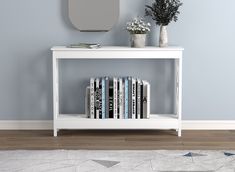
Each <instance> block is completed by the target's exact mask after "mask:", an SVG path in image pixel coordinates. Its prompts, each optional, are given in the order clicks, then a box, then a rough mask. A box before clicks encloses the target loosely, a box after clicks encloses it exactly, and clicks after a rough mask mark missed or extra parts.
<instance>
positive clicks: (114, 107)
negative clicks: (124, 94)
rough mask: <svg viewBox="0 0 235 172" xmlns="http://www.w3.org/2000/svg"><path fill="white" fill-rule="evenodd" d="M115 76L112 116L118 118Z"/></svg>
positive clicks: (114, 79)
mask: <svg viewBox="0 0 235 172" xmlns="http://www.w3.org/2000/svg"><path fill="white" fill-rule="evenodd" d="M117 87H118V85H117V78H113V117H114V119H117V118H118V114H117V104H118V101H117V100H118V97H117V96H118V91H117Z"/></svg>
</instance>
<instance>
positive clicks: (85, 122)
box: [51, 46, 183, 137]
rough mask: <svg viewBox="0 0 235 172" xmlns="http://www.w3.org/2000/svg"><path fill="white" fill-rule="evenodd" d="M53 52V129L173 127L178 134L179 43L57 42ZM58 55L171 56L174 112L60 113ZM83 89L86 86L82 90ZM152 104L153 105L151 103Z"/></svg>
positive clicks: (145, 57)
mask: <svg viewBox="0 0 235 172" xmlns="http://www.w3.org/2000/svg"><path fill="white" fill-rule="evenodd" d="M51 50H52V52H53V57H52V62H53V113H54V119H53V129H54V136H57V132H58V130H59V129H175V130H176V131H178V136H179V137H180V136H181V130H182V127H181V123H182V122H181V119H182V114H181V113H182V53H183V48H181V47H166V48H158V47H146V48H130V47H102V48H99V49H84V48H82V49H81V48H67V47H65V46H56V47H53V48H51ZM60 59H156V60H157V59H171V60H174V61H175V113H174V114H172V115H167V114H162V115H160V114H158V115H157V114H156V115H153V114H152V115H151V118H150V119H88V118H86V117H85V115H84V114H80V115H72V114H67V115H65V114H60V113H59V76H58V75H59V72H58V71H59V69H58V62H59V60H60ZM84 91H85V90H84ZM152 106H153V105H152Z"/></svg>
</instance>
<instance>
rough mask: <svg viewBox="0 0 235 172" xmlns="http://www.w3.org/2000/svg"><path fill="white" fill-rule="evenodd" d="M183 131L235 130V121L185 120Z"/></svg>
mask: <svg viewBox="0 0 235 172" xmlns="http://www.w3.org/2000/svg"><path fill="white" fill-rule="evenodd" d="M182 129H183V130H235V120H183V121H182Z"/></svg>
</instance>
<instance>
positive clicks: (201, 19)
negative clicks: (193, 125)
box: [0, 0, 235, 120]
mask: <svg viewBox="0 0 235 172" xmlns="http://www.w3.org/2000/svg"><path fill="white" fill-rule="evenodd" d="M148 1H150V0H148ZM183 2H184V6H183V7H182V8H181V15H180V16H179V21H178V22H177V23H172V24H171V25H170V26H169V38H170V42H171V43H172V44H177V45H181V46H183V47H184V48H185V51H184V60H183V66H184V69H183V119H224V120H225V119H233V120H234V119H235V79H234V73H235V55H234V42H235V20H234V19H233V17H234V16H235V10H234V6H235V1H234V0H226V1H223V4H221V1H219V0H184V1H183ZM145 3H147V2H145V1H144V0H121V16H120V20H119V23H118V24H117V25H116V26H115V27H114V28H113V30H111V31H110V32H107V33H80V32H79V31H77V30H76V29H74V28H73V26H72V25H71V24H70V22H69V20H68V15H67V13H68V11H67V1H66V0H50V1H48V0H20V1H17V0H1V4H0V120H7V119H9V120H10V119H14V120H17V119H20V120H21V119H22V120H37V119H41V120H44V119H52V81H51V79H52V76H51V72H52V69H51V52H50V50H49V49H50V47H52V46H53V45H67V44H70V43H76V42H100V43H102V44H103V45H128V33H127V32H126V31H125V30H124V25H125V22H126V21H127V20H129V19H130V18H132V17H133V16H136V15H142V14H143V11H144V4H145ZM153 28H154V29H153V31H152V33H151V34H149V37H148V44H149V45H156V43H157V39H158V34H157V33H158V28H156V27H155V25H153ZM116 63H117V64H119V65H122V63H123V65H127V64H128V63H129V64H133V63H132V62H131V61H129V62H125V63H124V62H123V61H117V62H116ZM104 64H109V65H110V66H112V65H114V63H113V62H112V61H105V62H104ZM144 64H145V65H143V66H142V67H143V68H142V70H143V71H144V72H143V73H144V74H142V73H139V75H140V76H141V78H143V77H144V78H147V79H149V80H150V81H151V83H152V87H156V88H158V90H156V91H154V92H153V96H152V97H153V100H152V101H153V102H154V103H156V104H157V106H152V111H153V112H166V113H167V112H171V111H172V108H170V105H171V104H172V101H171V97H172V87H171V85H172V81H171V79H172V77H171V76H170V74H171V73H172V69H171V66H172V64H171V62H168V61H166V62H161V61H160V62H155V63H151V61H145V62H144ZM99 65H102V64H100V63H98V64H95V62H94V61H91V63H88V62H87V61H81V62H80V63H79V62H75V61H71V62H68V61H66V62H63V63H61V67H62V70H61V73H62V75H61V76H62V77H61V83H62V88H64V89H62V90H61V94H62V98H61V101H62V102H64V103H63V106H62V108H61V111H62V112H65V113H66V112H71V113H76V112H80V111H83V102H81V100H82V98H77V97H79V96H80V97H82V96H83V95H82V93H83V90H84V88H85V86H86V85H87V83H88V81H87V78H88V77H90V76H94V75H97V76H98V75H101V74H106V72H107V71H109V70H107V71H106V70H101V71H98V72H97V73H96V69H98V67H99ZM139 65H141V62H138V61H137V62H135V63H134V64H133V66H134V69H132V68H128V67H126V68H125V70H126V73H128V74H132V73H136V72H137V71H138V70H136V68H138V66H139ZM154 65H155V66H156V68H155V66H154ZM82 66H83V67H84V66H87V67H92V68H94V69H93V71H92V69H91V71H90V72H89V73H84V70H83V68H82ZM84 68H85V67H84ZM115 70H116V72H117V74H120V75H123V74H125V73H124V72H120V71H119V72H118V70H117V69H115ZM115 70H111V71H109V73H108V74H114V73H116V72H115ZM136 74H138V73H136ZM162 81H163V82H162ZM159 83H164V84H163V85H161V84H159ZM80 86H81V87H80ZM76 90H78V92H76ZM164 91H165V92H164ZM75 102H77V103H75ZM163 102H164V103H163Z"/></svg>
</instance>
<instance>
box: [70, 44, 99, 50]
mask: <svg viewBox="0 0 235 172" xmlns="http://www.w3.org/2000/svg"><path fill="white" fill-rule="evenodd" d="M68 47H69V48H89V49H93V48H101V45H100V44H96V43H94V44H90V43H78V44H70V45H69V46H68Z"/></svg>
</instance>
